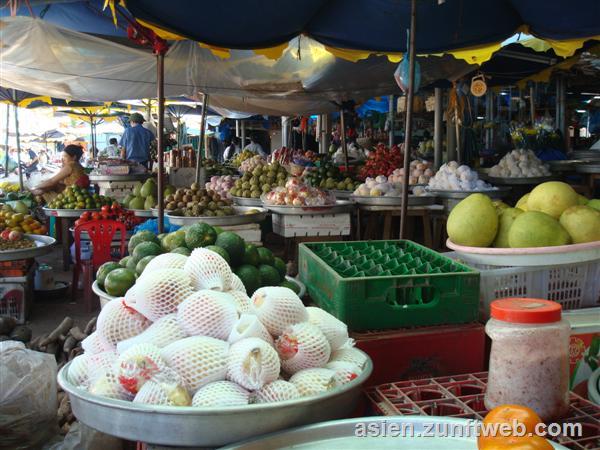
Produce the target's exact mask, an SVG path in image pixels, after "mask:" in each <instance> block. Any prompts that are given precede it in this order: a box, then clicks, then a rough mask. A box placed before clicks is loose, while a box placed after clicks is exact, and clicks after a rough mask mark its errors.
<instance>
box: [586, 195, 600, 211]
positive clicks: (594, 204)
mask: <svg viewBox="0 0 600 450" xmlns="http://www.w3.org/2000/svg"><path fill="white" fill-rule="evenodd" d="M586 206H589V207H590V208H594V209H595V210H596V211H600V199H597V198H594V199H592V200H590V201H589V202H587V205H586Z"/></svg>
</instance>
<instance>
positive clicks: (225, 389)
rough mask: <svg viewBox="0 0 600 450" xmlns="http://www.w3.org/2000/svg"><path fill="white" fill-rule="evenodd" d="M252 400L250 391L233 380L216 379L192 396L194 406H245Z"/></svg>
mask: <svg viewBox="0 0 600 450" xmlns="http://www.w3.org/2000/svg"><path fill="white" fill-rule="evenodd" d="M249 401H250V393H249V392H248V391H247V390H246V389H244V388H243V387H241V386H240V385H238V384H236V383H233V382H231V381H215V382H214V383H208V384H207V385H206V386H202V387H201V388H200V389H198V392H196V393H195V394H194V397H193V398H192V406H197V407H207V406H208V407H210V406H243V405H247V404H248V403H249Z"/></svg>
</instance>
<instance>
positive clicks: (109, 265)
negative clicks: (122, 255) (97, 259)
mask: <svg viewBox="0 0 600 450" xmlns="http://www.w3.org/2000/svg"><path fill="white" fill-rule="evenodd" d="M120 268H121V265H120V264H119V263H118V262H114V261H109V262H105V263H104V264H102V265H101V266H100V267H98V270H97V271H96V281H97V282H98V286H100V289H104V280H105V279H106V276H107V275H108V274H109V273H110V272H112V271H113V270H115V269H120Z"/></svg>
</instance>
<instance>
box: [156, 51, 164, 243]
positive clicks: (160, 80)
mask: <svg viewBox="0 0 600 450" xmlns="http://www.w3.org/2000/svg"><path fill="white" fill-rule="evenodd" d="M156 83H157V87H156V97H157V101H158V130H157V133H156V140H157V147H158V148H157V156H158V196H157V197H158V199H157V201H158V232H159V233H162V232H163V231H164V220H165V217H164V216H165V204H164V203H165V202H164V198H163V197H164V186H163V170H164V152H165V140H164V135H163V131H164V122H165V56H164V54H163V53H162V52H158V53H157V54H156Z"/></svg>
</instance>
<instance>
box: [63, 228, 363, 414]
mask: <svg viewBox="0 0 600 450" xmlns="http://www.w3.org/2000/svg"><path fill="white" fill-rule="evenodd" d="M224 234H225V233H222V234H220V235H219V236H223V235H224ZM218 242H219V237H217V240H216V243H218ZM143 244H144V243H140V244H138V247H136V248H135V250H134V253H135V252H136V251H137V249H138V248H139V246H141V245H143ZM154 245H155V244H154ZM235 247H239V245H238V243H236V244H235ZM242 248H243V247H242ZM172 256H181V255H160V256H157V257H156V259H155V260H152V261H151V262H150V263H149V264H148V265H147V266H146V269H145V271H144V273H143V274H142V275H141V277H140V278H139V279H138V281H137V283H136V285H135V286H134V287H133V288H132V289H130V290H129V291H127V292H126V294H125V297H124V298H120V299H116V300H113V301H110V302H109V303H108V304H107V305H106V306H105V307H104V308H103V309H102V311H101V312H100V315H99V316H98V320H97V326H96V331H95V332H94V333H92V334H91V335H90V336H88V337H87V338H86V339H85V341H84V342H83V343H82V347H83V348H84V349H85V353H84V354H83V355H80V356H78V357H77V358H75V359H74V360H73V361H72V362H71V364H70V366H69V369H68V372H67V373H66V376H67V377H68V379H69V381H70V382H71V383H73V384H74V385H75V386H77V387H78V388H79V389H82V390H85V391H87V392H89V393H90V394H91V395H93V396H100V397H105V398H112V399H119V400H124V401H131V402H133V405H132V406H131V407H130V408H136V407H137V406H138V405H140V404H141V405H162V406H169V407H182V406H187V407H192V408H198V409H199V410H204V411H205V412H206V414H214V413H215V411H217V414H218V411H219V409H217V408H222V407H225V408H226V410H227V409H230V408H231V407H234V408H242V407H245V406H246V405H248V404H250V403H273V402H280V401H288V402H289V401H293V400H300V399H302V398H303V397H311V396H316V395H319V394H323V393H327V392H332V391H334V390H335V389H338V388H339V387H341V386H343V385H345V384H346V383H350V382H352V380H354V379H356V378H357V377H359V376H360V374H361V373H362V371H363V370H364V369H365V366H366V365H367V364H368V357H367V356H366V355H365V354H364V353H363V352H361V351H359V350H356V349H354V348H352V346H353V341H352V340H350V339H349V336H348V328H347V326H346V325H345V324H344V323H343V322H341V321H339V320H338V319H336V318H335V317H334V316H332V315H331V314H329V313H327V312H325V311H323V310H321V309H319V308H314V307H308V308H307V307H305V306H304V305H303V303H302V301H301V300H300V298H298V296H297V295H296V294H295V293H294V292H293V291H292V290H290V289H287V288H285V287H279V286H277V287H264V288H260V289H258V290H256V292H254V293H253V294H252V293H251V292H248V290H247V289H246V288H245V287H244V286H243V285H241V284H240V283H239V279H238V277H237V276H236V275H235V273H232V271H231V269H230V268H229V267H228V266H227V264H226V262H225V261H224V260H223V258H221V257H220V256H219V254H217V253H214V252H212V251H210V250H206V249H205V248H196V249H195V250H194V251H193V252H192V254H191V255H190V256H189V257H181V258H172ZM230 256H231V255H230ZM154 261H159V262H160V264H153V263H154ZM268 267H270V266H268ZM119 270H123V269H115V270H114V271H112V272H109V273H108V275H107V276H106V279H105V285H106V286H108V284H109V281H110V280H111V275H112V274H113V273H115V272H117V271H119ZM238 272H239V270H238ZM207 273H210V275H211V276H210V277H207V276H205V275H207ZM250 295H251V297H250ZM139 408H140V409H141V410H144V409H143V408H144V407H143V406H140V407H139ZM206 408H209V409H206ZM211 408H212V411H211ZM145 410H146V411H148V410H149V409H148V408H147V407H146V408H145ZM188 411H189V410H188ZM184 412H185V411H184ZM248 412H249V413H250V412H251V411H248Z"/></svg>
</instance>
